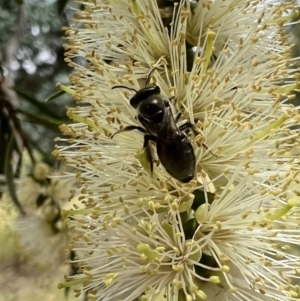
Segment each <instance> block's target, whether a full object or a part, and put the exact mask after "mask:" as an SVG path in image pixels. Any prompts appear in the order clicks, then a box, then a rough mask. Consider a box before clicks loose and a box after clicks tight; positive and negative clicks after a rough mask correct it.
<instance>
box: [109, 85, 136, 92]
mask: <svg viewBox="0 0 300 301" xmlns="http://www.w3.org/2000/svg"><path fill="white" fill-rule="evenodd" d="M119 88H124V89H127V90H130V91H133V92H135V93H138V91H137V90H135V89H134V88H130V87H126V86H122V85H120V86H113V87H112V89H119Z"/></svg>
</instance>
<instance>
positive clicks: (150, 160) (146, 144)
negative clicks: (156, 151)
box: [143, 134, 156, 175]
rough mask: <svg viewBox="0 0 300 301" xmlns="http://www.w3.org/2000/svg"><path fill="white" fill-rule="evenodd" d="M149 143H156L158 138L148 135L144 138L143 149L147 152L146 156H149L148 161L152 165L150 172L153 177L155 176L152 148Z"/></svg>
mask: <svg viewBox="0 0 300 301" xmlns="http://www.w3.org/2000/svg"><path fill="white" fill-rule="evenodd" d="M149 141H154V142H156V137H155V136H152V135H148V134H146V135H145V136H144V145H143V148H144V149H145V150H146V156H147V160H148V162H149V164H150V172H151V175H152V174H153V157H152V151H151V148H150V144H149Z"/></svg>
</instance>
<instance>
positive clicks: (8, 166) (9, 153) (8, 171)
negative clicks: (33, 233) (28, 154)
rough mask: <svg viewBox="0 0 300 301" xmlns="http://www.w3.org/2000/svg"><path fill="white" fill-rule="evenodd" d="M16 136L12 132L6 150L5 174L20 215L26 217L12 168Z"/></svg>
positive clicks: (9, 190)
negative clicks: (18, 195)
mask: <svg viewBox="0 0 300 301" xmlns="http://www.w3.org/2000/svg"><path fill="white" fill-rule="evenodd" d="M14 138H15V135H14V132H13V131H11V133H10V136H9V139H8V144H7V148H6V155H5V167H4V172H5V176H6V185H7V187H8V192H9V194H10V196H11V198H12V200H13V202H14V204H15V205H16V207H17V208H18V209H19V211H20V213H21V214H22V215H25V211H24V209H23V207H22V206H21V204H20V202H19V199H18V197H17V194H16V188H15V183H14V178H15V177H14V172H13V168H12V159H13V153H14V150H15V145H16V143H15V139H14Z"/></svg>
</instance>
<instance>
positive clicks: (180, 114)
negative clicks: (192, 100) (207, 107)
mask: <svg viewBox="0 0 300 301" xmlns="http://www.w3.org/2000/svg"><path fill="white" fill-rule="evenodd" d="M181 116H182V113H181V112H180V113H178V114H177V115H176V117H175V123H177V122H178V121H179V119H180V118H181Z"/></svg>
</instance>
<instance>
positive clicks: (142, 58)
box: [54, 0, 300, 301]
mask: <svg viewBox="0 0 300 301" xmlns="http://www.w3.org/2000/svg"><path fill="white" fill-rule="evenodd" d="M82 4H83V5H84V7H85V9H84V10H83V11H76V14H75V18H74V20H73V21H72V24H71V26H70V28H66V35H67V38H68V41H69V43H68V44H67V45H65V48H66V61H67V62H68V63H69V65H70V66H71V67H72V68H74V72H73V73H72V74H71V75H70V80H71V82H72V86H70V87H66V86H62V85H60V88H61V89H63V90H65V91H66V92H68V93H70V94H71V95H72V96H73V98H74V100H75V101H76V103H77V104H78V106H77V107H74V108H70V109H69V110H68V116H69V117H70V119H72V120H73V121H74V123H73V124H70V125H64V126H62V127H61V130H62V132H63V134H64V135H65V136H66V138H58V139H57V141H59V140H60V141H62V142H67V143H68V145H67V146H66V145H63V144H62V143H59V145H58V146H57V147H56V149H55V151H54V155H55V156H57V157H58V158H59V159H61V160H63V161H64V163H65V164H66V165H67V166H70V167H73V168H75V169H76V172H75V173H74V174H72V173H70V174H69V176H73V177H76V179H77V181H78V187H79V188H78V191H80V192H81V196H80V197H79V199H80V200H81V201H82V205H81V206H77V205H76V206H75V208H74V210H69V211H65V215H66V216H69V215H72V217H73V218H72V220H71V221H70V224H71V225H72V226H73V227H75V228H76V229H77V230H78V231H80V232H81V233H82V237H78V236H77V237H76V239H75V240H76V248H75V252H76V254H77V257H78V259H77V261H78V263H79V265H81V271H82V274H80V275H76V276H73V277H70V278H67V281H66V282H65V283H62V284H61V287H64V286H73V285H77V284H80V283H82V284H83V285H84V286H83V291H85V292H86V294H87V295H88V296H89V297H90V298H91V299H95V300H105V301H111V300H126V301H131V300H135V299H137V298H141V299H149V298H150V299H153V300H154V299H156V298H157V296H158V295H159V294H160V293H165V294H166V298H167V299H168V300H182V299H186V300H201V299H205V298H206V299H208V300H270V299H274V300H297V296H298V292H299V288H298V286H297V285H294V284H293V280H296V279H298V276H297V274H298V271H297V269H296V266H297V264H298V258H297V256H295V255H293V254H291V253H290V246H289V245H297V244H298V243H297V240H298V238H299V234H300V231H299V230H298V226H297V225H298V224H297V219H298V218H299V210H298V207H297V206H298V200H297V198H294V197H293V198H289V196H290V195H295V194H296V195H297V192H296V191H295V187H297V185H295V184H294V183H295V182H296V183H297V174H298V172H299V158H298V157H297V156H295V155H292V154H293V152H291V150H292V148H293V147H294V146H295V145H298V144H299V137H298V136H299V133H298V130H297V127H296V126H297V125H298V123H299V118H300V115H299V111H298V107H294V106H293V105H291V104H290V102H291V101H292V99H293V97H294V95H293V94H292V93H291V92H293V91H294V90H297V89H298V88H299V83H298V80H299V74H298V73H297V69H296V67H295V68H294V67H293V61H294V60H293V59H292V58H291V57H290V51H291V45H289V44H288V43H287V40H288V39H287V36H286V33H285V25H286V24H288V21H289V20H292V19H293V18H295V16H296V15H297V11H294V10H293V5H291V4H290V3H288V2H282V1H240V0H223V1H218V0H215V1H188V0H185V1H179V2H174V1H164V0H163V1H148V0H140V1H137V0H131V1H127V0H115V1H113V0H111V1H109V0H106V1H104V0H103V1H100V0H99V1H97V0H94V1H85V2H82ZM79 58H80V60H79ZM153 68H156V69H155V70H154V71H153ZM151 71H153V73H152V74H151V75H152V76H151V81H150V85H151V84H154V83H155V84H156V85H158V86H159V87H160V89H161V95H162V97H163V99H165V100H168V99H170V100H169V102H170V105H171V107H172V112H173V114H174V116H177V114H178V113H182V118H181V119H180V120H185V119H187V120H189V121H190V122H191V123H193V124H195V126H196V127H197V130H198V131H199V135H195V134H194V133H193V132H191V133H187V135H188V137H189V139H190V141H191V143H192V146H193V149H194V152H195V156H196V167H195V169H196V172H195V176H194V178H193V180H191V181H190V182H189V183H185V184H184V183H181V182H179V181H178V180H176V179H175V178H173V177H171V176H170V174H168V173H167V171H166V170H165V168H164V166H163V165H162V164H160V162H159V159H158V158H157V156H156V157H155V162H154V163H155V164H154V172H153V175H152V174H151V172H150V168H149V162H148V160H147V154H146V152H145V150H143V139H144V137H143V134H142V133H140V132H139V131H130V132H122V133H119V134H118V135H116V136H115V137H114V138H113V139H111V137H112V135H113V134H114V133H115V132H116V131H118V130H120V129H122V128H124V127H126V126H128V125H138V123H137V120H136V118H135V116H136V115H137V113H138V112H137V110H136V109H135V108H133V107H132V106H131V105H130V101H129V100H130V99H131V98H132V96H133V95H134V93H135V92H134V90H136V91H139V90H140V89H142V88H144V87H145V83H146V81H147V78H148V75H149V73H150V72H151ZM116 85H117V86H120V85H122V86H126V87H129V88H130V89H131V90H132V91H127V90H125V89H123V90H122V89H119V90H113V89H112V87H114V86H116ZM146 131H147V129H146ZM161 138H164V139H168V138H170V137H168V136H167V135H166V137H161ZM151 145H152V148H153V153H154V154H155V155H156V152H155V149H156V145H155V143H152V144H151ZM173 164H180V162H173ZM184 167H185V166H184ZM184 167H183V168H184ZM74 193H75V191H74ZM283 220H286V221H288V222H286V223H284V222H283ZM142 263H144V264H142ZM76 292H77V294H80V293H81V292H80V290H79V291H78V289H76Z"/></svg>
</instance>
